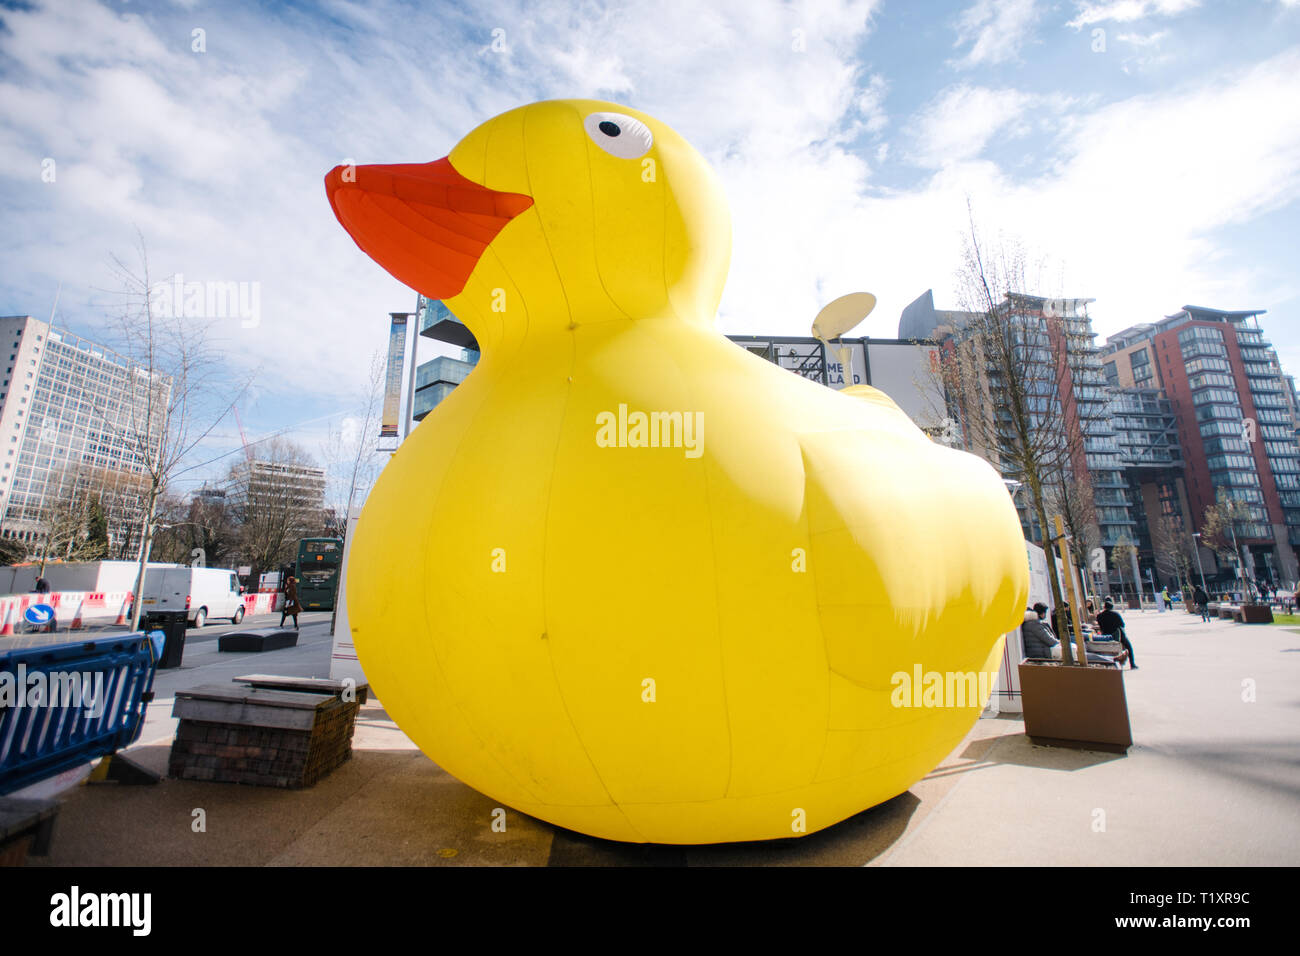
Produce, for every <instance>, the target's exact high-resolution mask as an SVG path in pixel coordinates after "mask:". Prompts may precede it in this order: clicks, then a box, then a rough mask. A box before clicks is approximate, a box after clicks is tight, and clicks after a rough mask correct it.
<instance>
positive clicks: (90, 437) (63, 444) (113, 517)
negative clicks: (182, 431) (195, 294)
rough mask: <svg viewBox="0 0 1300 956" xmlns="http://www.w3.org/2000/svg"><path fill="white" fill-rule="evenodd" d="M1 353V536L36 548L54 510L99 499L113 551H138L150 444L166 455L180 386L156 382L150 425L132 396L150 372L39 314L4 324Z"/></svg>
mask: <svg viewBox="0 0 1300 956" xmlns="http://www.w3.org/2000/svg"><path fill="white" fill-rule="evenodd" d="M0 347H3V349H4V352H6V353H7V355H0V360H2V361H3V365H0V368H4V369H5V371H4V375H3V376H2V377H0V536H3V537H6V538H12V539H16V540H19V541H23V542H28V543H30V544H31V545H32V546H33V547H35V546H36V543H37V542H38V541H39V540H40V539H41V537H42V535H43V534H44V533H45V531H44V526H45V522H46V520H47V518H48V516H49V515H50V509H51V508H53V507H55V506H56V505H57V504H58V503H59V502H61V501H63V502H66V501H69V500H74V499H76V498H77V497H78V496H84V495H91V494H93V495H96V496H98V497H99V499H100V502H101V504H102V505H103V507H104V510H105V514H106V517H107V519H108V535H109V547H110V553H116V552H117V551H120V550H122V548H124V547H125V548H128V549H129V545H130V542H131V541H132V540H138V538H139V533H140V527H139V526H140V523H141V521H142V520H143V508H144V504H145V498H144V493H145V492H146V491H147V478H146V474H145V456H144V454H143V453H142V449H141V443H142V441H143V442H147V445H146V447H152V448H153V449H155V450H156V449H158V448H160V447H161V444H162V440H163V428H164V425H165V409H166V406H167V401H168V398H169V396H170V390H171V384H170V382H169V381H168V380H167V379H166V378H165V377H164V376H159V375H155V377H154V378H155V381H154V383H153V384H152V386H151V387H153V388H154V389H155V396H156V398H157V399H158V400H157V401H155V403H154V408H155V413H154V416H153V420H152V421H148V422H145V421H144V420H143V419H144V415H143V414H142V410H137V409H133V408H132V395H138V394H140V387H141V382H140V377H141V376H146V375H147V374H148V373H147V372H146V371H145V370H144V369H142V368H139V367H138V366H135V365H133V364H132V363H131V362H130V361H128V360H127V359H126V358H125V357H123V356H121V355H118V354H117V353H115V352H113V351H112V350H111V349H108V348H105V347H104V346H102V345H99V344H97V343H95V342H91V341H89V340H87V339H84V338H81V337H80V336H77V335H73V334H72V333H70V332H67V331H66V330H61V329H57V328H55V329H52V328H51V327H50V325H49V324H48V323H46V322H42V321H40V320H39V319H34V318H32V317H31V316H3V317H0ZM146 387H150V386H148V385H146Z"/></svg>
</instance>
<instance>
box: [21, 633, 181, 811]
mask: <svg viewBox="0 0 1300 956" xmlns="http://www.w3.org/2000/svg"><path fill="white" fill-rule="evenodd" d="M162 647H163V633H162V631H152V632H150V633H149V634H147V635H146V634H144V633H136V634H121V633H118V634H115V635H112V636H105V637H99V638H78V639H72V640H69V638H68V635H58V636H52V635H51V636H46V637H44V638H37V637H18V638H3V639H0V795H3V794H7V793H12V792H13V791H15V790H20V789H22V788H23V787H26V786H28V785H30V784H33V783H36V782H38V781H40V780H44V779H45V778H47V777H51V776H53V775H55V774H57V773H60V772H62V771H64V770H67V769H69V768H71V767H75V766H78V765H79V764H83V763H86V762H88V761H90V760H92V759H94V758H95V757H101V756H106V755H108V754H112V753H113V752H115V751H117V750H119V749H121V748H123V747H126V746H127V745H129V744H131V743H132V742H134V741H135V740H137V739H138V738H139V736H140V731H141V730H142V729H143V728H144V716H145V708H146V706H147V705H148V703H149V701H151V700H152V699H153V679H154V672H155V669H156V667H157V662H158V658H159V657H161V656H162Z"/></svg>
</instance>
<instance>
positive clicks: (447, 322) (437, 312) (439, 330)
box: [420, 299, 478, 351]
mask: <svg viewBox="0 0 1300 956" xmlns="http://www.w3.org/2000/svg"><path fill="white" fill-rule="evenodd" d="M423 301H424V302H425V303H426V308H425V309H423V310H422V311H421V313H420V334H421V335H427V336H428V337H429V338H431V339H436V340H437V341H439V342H446V343H447V344H448V345H455V346H459V347H460V348H463V349H473V350H474V351H478V340H477V339H476V338H474V333H473V332H471V331H470V330H469V329H468V328H466V327H465V324H464V323H463V322H461V320H460V319H458V318H456V316H454V315H452V314H451V310H450V309H448V308H447V307H446V306H445V305H443V304H442V303H441V302H439V301H438V300H437V299H425V300H423Z"/></svg>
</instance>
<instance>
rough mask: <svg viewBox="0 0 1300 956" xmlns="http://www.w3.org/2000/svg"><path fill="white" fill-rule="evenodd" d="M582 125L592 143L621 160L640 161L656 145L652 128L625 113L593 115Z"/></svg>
mask: <svg viewBox="0 0 1300 956" xmlns="http://www.w3.org/2000/svg"><path fill="white" fill-rule="evenodd" d="M582 125H583V128H584V129H586V131H587V135H588V136H590V137H591V140H592V142H594V143H595V144H596V145H597V146H599V147H600V148H601V149H603V150H604V151H605V152H607V153H609V154H610V155H611V156H617V157H618V158H619V159H638V158H640V157H641V156H644V155H645V154H646V153H648V152H649V151H650V147H651V146H653V145H654V135H653V134H652V133H651V132H650V128H649V127H648V126H646V125H645V123H643V122H641V121H640V120H639V119H634V118H633V117H631V116H627V115H626V114H624V113H592V114H591V115H590V116H588V117H587V118H586V119H585V120H583V121H582Z"/></svg>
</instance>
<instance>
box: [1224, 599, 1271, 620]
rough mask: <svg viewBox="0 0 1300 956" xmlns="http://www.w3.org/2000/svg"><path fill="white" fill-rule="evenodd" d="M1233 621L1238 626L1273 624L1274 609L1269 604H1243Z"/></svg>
mask: <svg viewBox="0 0 1300 956" xmlns="http://www.w3.org/2000/svg"><path fill="white" fill-rule="evenodd" d="M1233 620H1235V621H1236V622H1237V623H1238V624H1272V623H1273V609H1272V608H1271V607H1269V606H1268V605H1267V604H1243V605H1242V606H1241V608H1240V609H1239V610H1238V611H1237V613H1236V614H1234V615H1233Z"/></svg>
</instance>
